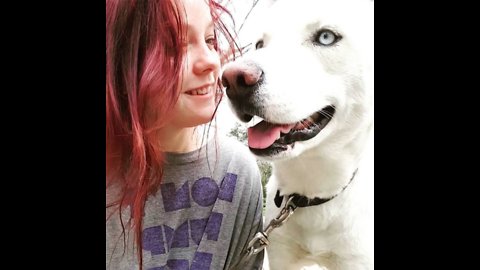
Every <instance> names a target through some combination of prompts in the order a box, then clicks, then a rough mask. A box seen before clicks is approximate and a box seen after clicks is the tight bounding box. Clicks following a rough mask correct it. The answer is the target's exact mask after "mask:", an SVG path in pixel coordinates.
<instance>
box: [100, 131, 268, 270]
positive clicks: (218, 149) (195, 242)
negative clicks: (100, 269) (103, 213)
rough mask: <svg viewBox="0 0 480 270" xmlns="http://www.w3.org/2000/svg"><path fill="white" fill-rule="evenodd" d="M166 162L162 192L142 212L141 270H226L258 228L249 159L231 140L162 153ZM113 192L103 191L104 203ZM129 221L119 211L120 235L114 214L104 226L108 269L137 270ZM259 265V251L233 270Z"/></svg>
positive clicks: (254, 174)
mask: <svg viewBox="0 0 480 270" xmlns="http://www.w3.org/2000/svg"><path fill="white" fill-rule="evenodd" d="M207 152H208V154H207V155H206V154H205V153H207ZM166 162H167V164H166V165H165V167H164V176H163V179H162V183H161V187H160V189H159V191H158V192H156V193H155V194H153V195H151V196H149V197H148V199H147V202H146V205H145V214H144V219H143V233H142V234H143V238H142V239H143V244H142V245H143V266H144V267H143V269H145V270H167V269H172V270H173V269H175V270H204V269H211V270H220V269H229V267H231V266H232V265H233V264H235V263H236V262H237V261H238V260H240V258H241V256H242V254H243V253H242V252H245V251H244V249H245V248H246V246H247V245H248V242H249V240H250V239H252V238H253V236H254V235H255V233H257V232H258V231H261V230H262V227H263V223H262V202H263V199H262V186H261V178H260V173H259V170H258V167H257V164H256V162H255V159H254V157H253V156H252V155H251V154H250V152H249V151H248V149H247V147H246V146H244V145H242V144H241V143H239V142H238V141H236V140H235V139H231V138H226V137H221V138H218V139H217V140H216V141H215V140H210V142H209V143H207V144H206V146H204V147H202V148H201V149H200V151H198V150H197V151H194V152H190V153H184V154H174V153H168V154H167V155H166ZM112 193H113V192H110V191H108V190H107V203H108V202H109V201H111V200H112V198H113V197H112V196H113V195H111V194H112ZM110 214H111V213H110V212H109V210H108V209H107V216H109V215H110ZM129 215H130V209H129V208H125V210H124V211H122V219H123V222H124V225H125V235H122V226H121V224H120V218H119V215H118V212H116V213H113V215H111V217H110V218H109V219H108V220H107V223H106V242H107V245H106V266H107V269H115V270H121V269H131V270H134V269H138V261H137V255H136V249H135V244H134V243H133V231H132V230H128V228H129V225H128V224H126V223H127V221H128V218H129ZM124 243H126V246H125V245H124ZM262 261H263V252H262V253H260V254H258V255H257V256H256V257H252V258H251V259H249V260H248V265H245V266H243V267H241V268H240V269H261V264H262Z"/></svg>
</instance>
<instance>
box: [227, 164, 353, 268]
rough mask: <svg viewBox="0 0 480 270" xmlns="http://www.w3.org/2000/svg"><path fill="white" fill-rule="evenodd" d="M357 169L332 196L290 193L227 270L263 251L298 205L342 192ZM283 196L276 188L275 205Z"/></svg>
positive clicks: (317, 201)
mask: <svg viewBox="0 0 480 270" xmlns="http://www.w3.org/2000/svg"><path fill="white" fill-rule="evenodd" d="M357 171H358V169H356V170H355V171H354V172H353V175H352V178H350V181H349V182H348V183H347V184H346V185H345V186H344V187H343V188H342V190H341V191H340V192H339V193H337V194H335V195H333V196H332V197H329V198H318V197H315V198H313V199H309V198H308V197H306V196H301V195H299V194H297V193H293V194H290V195H289V196H288V200H287V202H286V203H285V206H284V207H283V208H282V210H281V211H280V213H279V214H278V215H277V216H276V217H275V218H274V219H272V220H271V221H270V223H269V224H268V226H267V227H266V228H265V230H264V231H263V232H257V233H256V234H255V236H254V237H253V238H252V240H250V242H249V243H248V246H247V249H246V252H245V253H244V254H243V256H242V258H241V259H240V260H239V261H238V262H237V263H236V264H234V265H233V266H232V267H230V269H229V270H237V269H243V268H238V267H240V266H242V265H243V264H244V263H245V262H246V261H247V260H248V259H250V257H252V256H253V255H256V254H258V253H260V252H261V251H263V250H264V249H265V248H266V247H267V246H268V245H269V244H270V241H268V235H269V234H270V233H271V232H272V231H273V230H274V229H276V228H278V227H280V226H282V225H283V224H284V223H285V222H286V221H287V220H288V218H289V217H290V216H291V215H293V212H294V211H295V210H296V209H297V208H298V207H308V206H315V205H320V204H323V203H326V202H328V201H330V200H332V199H333V198H335V197H337V196H338V195H339V194H340V193H342V192H343V191H344V190H345V189H346V188H347V187H348V186H349V185H350V183H351V182H352V180H353V178H354V177H355V175H356V174H357ZM283 197H284V196H280V190H277V193H276V195H275V199H274V201H275V205H276V206H277V207H278V208H280V206H281V205H282V202H283Z"/></svg>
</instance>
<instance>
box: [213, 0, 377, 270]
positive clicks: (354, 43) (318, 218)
mask: <svg viewBox="0 0 480 270" xmlns="http://www.w3.org/2000/svg"><path fill="white" fill-rule="evenodd" d="M255 27H256V28H257V29H258V30H259V35H258V38H257V39H256V40H255V41H254V43H253V44H254V45H255V50H254V51H253V52H249V53H247V54H245V55H244V57H242V58H240V59H238V60H237V61H235V62H233V63H230V64H228V65H226V66H225V68H224V73H223V77H222V81H223V83H224V85H225V87H226V93H227V96H228V98H229V102H230V104H231V106H232V108H233V110H234V112H235V114H236V115H237V116H238V118H239V119H240V120H242V121H244V122H254V123H253V124H252V126H251V127H250V128H249V129H248V144H249V147H250V150H251V151H252V153H254V154H255V155H256V156H258V157H260V158H263V159H266V160H269V161H272V162H273V174H272V177H271V178H270V179H269V182H268V186H267V194H268V195H267V205H266V218H265V221H266V225H268V223H269V221H270V220H272V219H274V218H275V217H277V215H278V214H279V213H280V211H281V209H282V208H283V207H285V205H286V203H287V201H289V205H290V206H289V207H290V208H289V209H295V210H294V212H293V214H292V215H291V217H289V219H288V220H287V221H286V222H285V223H284V224H283V225H282V226H280V227H278V228H276V229H274V230H273V231H272V232H271V233H270V235H269V237H268V240H269V241H270V244H269V245H268V247H267V253H268V261H269V264H270V269H273V270H280V269H281V270H283V269H287V270H288V269H295V270H297V269H329V270H334V269H336V270H362V269H373V229H374V227H373V143H372V142H373V2H372V1H368V0H296V1H292V0H279V1H276V2H275V3H274V5H273V6H272V7H271V9H269V10H268V15H267V16H265V17H262V22H261V23H260V24H257V25H256V26H255ZM252 118H253V120H252Z"/></svg>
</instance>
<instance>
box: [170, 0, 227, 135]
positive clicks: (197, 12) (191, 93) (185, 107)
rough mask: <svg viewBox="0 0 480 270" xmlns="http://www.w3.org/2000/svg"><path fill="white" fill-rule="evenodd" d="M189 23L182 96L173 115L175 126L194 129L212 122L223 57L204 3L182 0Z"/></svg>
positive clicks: (207, 7) (202, 0) (200, 0)
mask: <svg viewBox="0 0 480 270" xmlns="http://www.w3.org/2000/svg"><path fill="white" fill-rule="evenodd" d="M183 4H184V7H185V12H186V23H187V45H186V57H185V61H184V63H183V70H182V77H181V79H180V80H181V81H180V87H181V90H180V96H179V98H178V101H177V103H176V105H175V108H174V111H173V115H172V118H171V119H172V122H171V124H172V125H175V126H176V127H179V128H182V127H193V126H197V125H200V124H204V123H207V122H208V121H210V120H211V118H212V115H213V113H214V111H215V108H216V103H215V95H216V89H217V85H216V83H217V79H218V76H219V73H220V57H219V55H218V53H217V51H215V48H214V44H215V43H216V39H215V36H214V25H213V21H212V17H211V15H210V8H209V6H208V5H207V3H206V1H204V0H183Z"/></svg>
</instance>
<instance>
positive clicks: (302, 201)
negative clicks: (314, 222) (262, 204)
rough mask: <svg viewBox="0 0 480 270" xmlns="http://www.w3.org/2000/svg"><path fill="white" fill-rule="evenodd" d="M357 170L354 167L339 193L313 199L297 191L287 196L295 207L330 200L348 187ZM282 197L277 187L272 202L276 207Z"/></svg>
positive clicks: (280, 202)
mask: <svg viewBox="0 0 480 270" xmlns="http://www.w3.org/2000/svg"><path fill="white" fill-rule="evenodd" d="M357 171H358V169H356V170H355V171H354V172H353V175H352V178H350V181H349V182H348V184H347V185H345V186H344V187H343V189H342V190H341V191H340V192H339V193H337V194H335V195H333V196H332V197H330V198H319V197H315V198H313V199H309V198H308V197H306V196H302V195H299V194H297V193H293V194H290V195H288V198H290V197H293V198H292V203H294V204H295V206H297V207H307V206H314V205H320V204H323V203H326V202H328V201H330V200H331V199H333V198H335V197H337V196H338V194H340V193H342V191H344V190H345V189H346V188H347V187H348V185H350V183H351V182H352V180H353V178H354V177H355V174H356V173H357ZM283 197H284V196H280V190H278V189H277V194H276V195H275V199H274V202H275V205H276V206H277V207H278V208H280V206H281V205H282V202H283Z"/></svg>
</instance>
